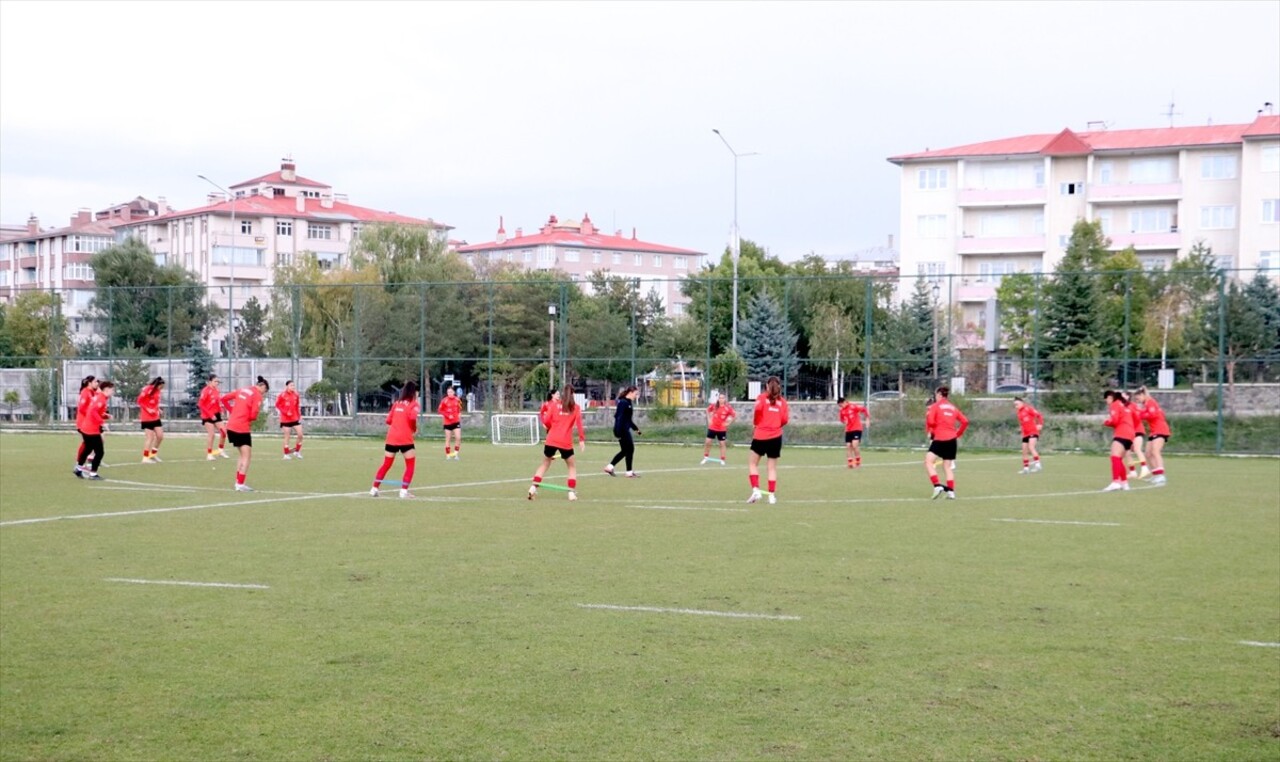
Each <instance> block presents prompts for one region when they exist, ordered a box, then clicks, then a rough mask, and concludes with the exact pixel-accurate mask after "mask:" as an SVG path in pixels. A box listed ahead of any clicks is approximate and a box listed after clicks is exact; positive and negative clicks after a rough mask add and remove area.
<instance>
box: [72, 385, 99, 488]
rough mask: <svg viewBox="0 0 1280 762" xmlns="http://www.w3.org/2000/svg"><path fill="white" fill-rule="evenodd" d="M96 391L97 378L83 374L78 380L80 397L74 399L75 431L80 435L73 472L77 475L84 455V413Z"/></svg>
mask: <svg viewBox="0 0 1280 762" xmlns="http://www.w3.org/2000/svg"><path fill="white" fill-rule="evenodd" d="M97 393H98V379H97V378H95V377H93V376H92V375H89V376H85V377H84V378H83V379H82V380H81V381H80V399H79V400H77V401H76V433H77V434H79V435H80V446H79V447H77V448H76V467H75V471H72V473H75V474H76V475H77V476H79V473H78V472H79V471H80V464H81V463H82V462H83V461H82V460H81V459H80V456H81V455H84V431H83V429H84V414H85V413H86V412H87V411H88V410H89V404H90V403H92V402H93V397H94V395H96V394H97Z"/></svg>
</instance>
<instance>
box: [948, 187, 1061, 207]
mask: <svg viewBox="0 0 1280 762" xmlns="http://www.w3.org/2000/svg"><path fill="white" fill-rule="evenodd" d="M1047 200H1048V194H1047V192H1046V191H1045V189H1044V188H964V189H962V190H960V191H959V193H957V194H956V204H957V205H959V206H962V207H964V206H1044V204H1045V202H1046V201H1047Z"/></svg>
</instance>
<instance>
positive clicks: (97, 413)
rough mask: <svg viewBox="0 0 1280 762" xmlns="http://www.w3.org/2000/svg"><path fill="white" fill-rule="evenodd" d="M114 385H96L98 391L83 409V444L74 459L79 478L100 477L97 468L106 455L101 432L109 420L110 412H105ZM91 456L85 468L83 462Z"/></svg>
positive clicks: (108, 383) (106, 382)
mask: <svg viewBox="0 0 1280 762" xmlns="http://www.w3.org/2000/svg"><path fill="white" fill-rule="evenodd" d="M115 392H116V385H115V384H113V383H112V382H110V381H103V382H102V383H101V384H100V385H99V386H98V391H97V392H95V393H94V395H93V399H92V400H90V401H89V405H88V407H86V408H85V411H84V421H83V422H82V423H81V429H80V436H81V437H83V438H84V446H83V447H82V448H80V457H79V459H78V460H77V461H76V471H75V473H76V476H78V477H80V478H81V479H101V478H102V477H101V476H98V468H99V467H101V466H102V459H103V458H104V457H106V454H107V450H106V447H105V446H103V443H102V432H104V431H106V422H107V421H109V420H111V414H110V413H108V412H107V406H108V405H109V404H110V400H111V395H113V394H115ZM90 455H92V456H93V462H92V463H90V464H89V470H87V471H86V470H85V468H84V463H85V461H86V460H88V459H89V456H90Z"/></svg>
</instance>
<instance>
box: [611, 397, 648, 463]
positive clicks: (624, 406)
mask: <svg viewBox="0 0 1280 762" xmlns="http://www.w3.org/2000/svg"><path fill="white" fill-rule="evenodd" d="M639 393H640V391H639V390H638V389H636V388H635V387H634V386H628V387H627V388H626V389H623V390H622V394H619V395H618V406H617V407H616V408H614V411H613V435H614V436H615V437H617V439H618V454H617V455H614V456H613V460H611V461H609V465H607V466H605V467H604V472H605V473H606V474H608V475H610V476H617V475H618V474H617V473H616V472H615V471H614V470H613V467H614V466H616V465H618V463H619V462H620V461H621V460H622V459H623V458H626V460H627V478H628V479H634V478H636V477H638V476H639V475H640V474H637V473H636V472H635V470H633V469H632V467H631V462H632V460H633V459H634V458H635V454H636V441H635V440H634V439H632V438H631V432H633V431H634V432H635V433H636V436H640V435H641V432H640V427H639V426H637V425H636V422H635V421H633V420H632V419H631V416H632V414H633V413H634V412H635V409H636V408H635V400H636V395H638V394H639Z"/></svg>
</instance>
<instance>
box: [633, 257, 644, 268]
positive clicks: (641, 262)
mask: <svg viewBox="0 0 1280 762" xmlns="http://www.w3.org/2000/svg"><path fill="white" fill-rule="evenodd" d="M634 261H635V265H636V267H644V255H643V254H636V255H635V257H634Z"/></svg>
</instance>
